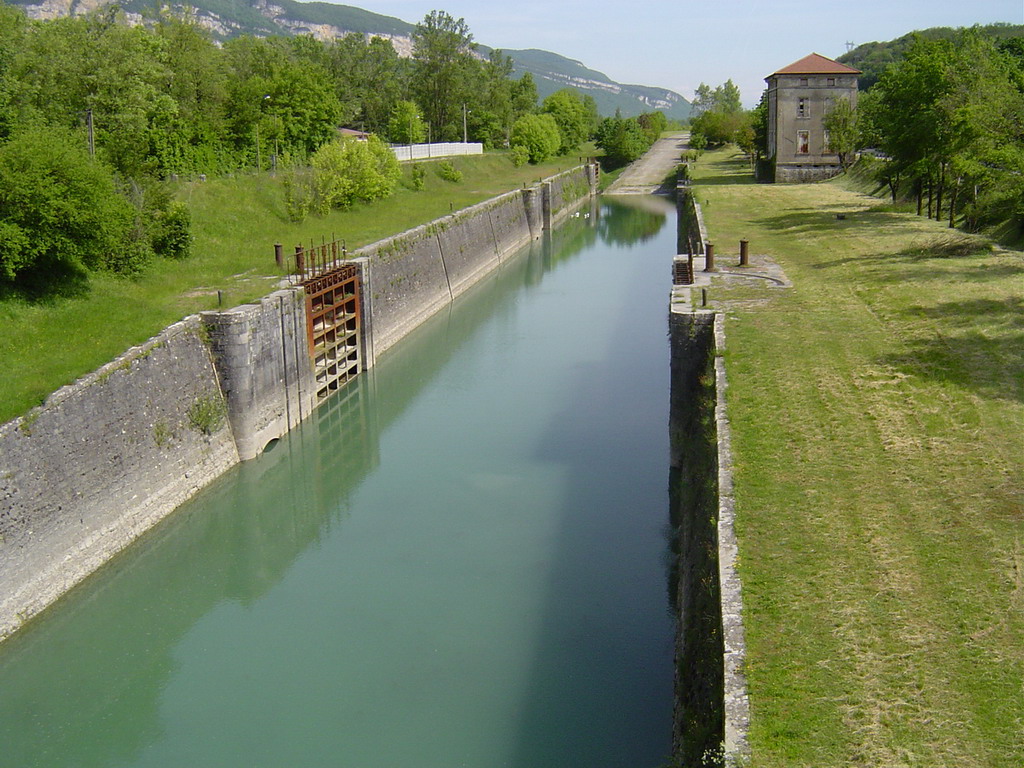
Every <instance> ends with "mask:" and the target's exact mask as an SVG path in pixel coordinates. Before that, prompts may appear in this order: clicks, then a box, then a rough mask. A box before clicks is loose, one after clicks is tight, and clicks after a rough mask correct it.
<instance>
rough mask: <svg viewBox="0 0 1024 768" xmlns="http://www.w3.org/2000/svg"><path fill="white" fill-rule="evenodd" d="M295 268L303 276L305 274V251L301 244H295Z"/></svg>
mask: <svg viewBox="0 0 1024 768" xmlns="http://www.w3.org/2000/svg"><path fill="white" fill-rule="evenodd" d="M295 269H296V270H297V271H298V273H299V274H300V275H302V276H303V277H305V276H306V252H305V251H304V250H303V249H302V246H301V245H296V246H295Z"/></svg>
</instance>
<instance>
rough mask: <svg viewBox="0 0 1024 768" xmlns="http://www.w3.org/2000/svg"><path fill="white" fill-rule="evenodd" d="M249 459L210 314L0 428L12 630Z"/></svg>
mask: <svg viewBox="0 0 1024 768" xmlns="http://www.w3.org/2000/svg"><path fill="white" fill-rule="evenodd" d="M237 462H238V452H237V450H236V448H235V442H234V440H233V438H232V434H231V430H230V427H229V425H228V423H227V419H226V418H225V405H224V399H223V397H222V395H221V390H220V383H219V381H218V377H217V372H216V369H215V368H214V363H213V358H212V357H211V354H210V349H209V347H208V344H207V340H206V333H205V331H204V329H203V326H202V324H201V322H200V320H199V318H198V317H189V318H188V319H186V320H184V321H182V322H180V323H176V324H175V325H173V326H171V327H170V328H167V329H166V330H165V331H164V332H163V333H161V334H160V335H159V336H156V337H155V338H153V339H150V340H149V341H148V342H146V343H145V344H143V345H141V346H139V347H134V348H132V349H130V350H128V352H126V353H125V354H123V355H121V357H119V358H118V359H117V360H115V361H113V362H111V363H108V364H107V365H105V366H103V367H102V368H100V369H99V370H97V371H95V372H93V373H91V374H89V375H88V376H85V377H84V378H82V379H80V380H79V381H77V382H76V383H74V384H72V385H70V386H66V387H63V388H61V389H60V390H58V391H57V392H55V393H54V394H53V395H51V396H50V397H49V398H48V399H47V401H46V404H45V405H43V406H41V407H39V408H37V409H35V410H33V411H32V412H31V413H29V414H28V415H27V416H25V417H24V418H21V419H17V420H15V421H11V422H8V423H6V424H4V425H2V426H0V637H4V636H6V635H8V634H10V633H11V632H13V631H14V630H16V629H17V628H18V627H19V626H20V624H21V623H22V622H23V621H25V620H26V619H28V618H29V617H31V616H33V615H35V614H36V613H38V612H39V611H41V610H42V609H43V608H45V607H46V606H47V605H49V604H50V603H52V602H53V601H54V600H56V599H57V598H58V597H59V596H60V595H61V594H63V593H64V592H65V591H67V590H68V589H70V588H71V587H72V586H74V585H75V584H76V583H78V582H79V581H81V580H82V579H83V578H84V577H85V576H87V575H88V574H89V573H91V572H92V571H94V570H95V569H96V568H98V567H99V566H100V565H102V564H103V563H104V562H106V561H107V560H108V559H110V557H112V556H113V555H114V554H116V553H117V552H118V551H120V550H121V549H123V548H124V547H125V546H127V545H128V544H129V543H131V542H132V541H133V540H135V539H136V538H137V537H138V536H139V535H140V534H142V533H143V532H144V531H146V530H147V529H148V528H150V527H151V526H153V525H154V524H155V523H156V522H158V521H159V520H160V519H161V518H162V517H164V516H165V515H166V514H167V513H168V512H170V511H171V510H172V509H174V508H175V507H177V506H178V505H179V504H181V503H182V502H184V501H185V500H187V499H188V498H189V497H191V496H192V495H194V494H195V493H196V492H197V491H198V490H199V489H200V488H202V487H203V486H204V485H206V484H207V483H209V482H210V481H211V480H213V479H214V478H215V477H217V476H218V475H220V474H221V473H222V472H224V471H225V470H227V469H228V468H229V467H231V466H233V465H234V464H236V463H237Z"/></svg>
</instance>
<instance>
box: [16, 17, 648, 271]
mask: <svg viewBox="0 0 1024 768" xmlns="http://www.w3.org/2000/svg"><path fill="white" fill-rule="evenodd" d="M512 75H513V64H512V60H511V59H510V58H509V57H508V56H505V55H504V54H502V52H501V51H498V50H494V51H491V52H490V53H489V55H488V56H486V57H484V56H481V55H478V53H477V50H476V44H475V43H474V42H473V37H472V34H471V33H470V31H469V28H468V26H467V25H466V23H465V21H464V20H463V19H454V18H453V17H451V16H450V15H449V14H447V13H445V12H443V11H432V12H431V13H429V14H427V15H426V16H425V17H424V19H423V21H422V22H421V23H420V24H418V25H416V28H415V31H414V33H413V51H412V56H411V58H406V59H403V58H400V57H399V56H398V54H397V52H396V51H395V49H394V47H393V46H392V44H391V42H390V41H388V40H384V39H381V38H377V37H368V36H366V35H363V34H360V33H355V34H349V35H347V36H345V37H342V38H339V39H335V40H330V41H322V40H317V39H315V38H313V37H311V36H303V37H284V36H282V37H269V38H256V37H249V36H245V37H239V38H235V39H232V40H229V41H227V42H226V43H224V44H223V45H222V46H218V45H217V44H215V42H214V41H213V39H212V37H211V36H210V35H209V34H208V33H207V32H206V31H205V30H204V29H203V28H201V27H200V26H199V25H198V24H197V23H196V22H195V20H194V19H191V18H187V17H186V18H181V17H178V16H175V15H173V14H171V13H170V12H167V11H161V12H160V13H159V14H158V15H156V16H155V17H154V18H150V19H148V20H147V23H146V24H144V25H142V26H131V25H129V24H127V23H125V18H124V15H123V13H122V12H121V11H120V10H119V9H118V8H117V7H116V6H108V7H106V8H102V9H100V10H99V11H96V12H93V13H91V14H88V15H86V16H82V17H68V18H61V19H56V20H52V21H30V20H28V19H27V18H26V17H25V15H24V13H23V12H22V11H21V10H20V9H16V8H13V7H11V6H6V5H3V4H2V3H0V180H2V181H3V188H2V189H0V280H5V281H8V282H11V281H15V280H17V279H19V276H21V277H24V276H25V275H26V274H27V273H29V272H32V271H33V270H34V271H36V272H39V271H40V270H42V271H46V270H52V269H53V268H57V267H59V268H63V269H93V268H105V269H110V270H113V271H117V272H124V273H131V272H134V271H138V269H140V268H142V266H144V264H145V263H146V261H147V260H148V259H150V258H152V257H153V256H154V255H164V256H171V257H181V256H184V255H187V253H188V250H189V242H190V237H189V216H188V211H187V209H185V208H184V206H182V205H181V204H178V203H175V202H174V201H173V198H172V195H171V194H170V193H169V192H168V191H167V189H166V188H165V187H163V186H161V182H162V181H163V180H166V179H168V178H172V177H174V176H175V175H198V174H208V175H216V174H222V173H226V172H232V171H235V170H239V169H252V168H255V169H259V170H264V169H268V168H270V167H271V166H272V165H273V166H274V167H280V168H289V169H301V170H300V171H299V172H298V174H297V175H296V177H295V179H293V181H294V183H293V184H292V187H291V194H290V197H289V205H290V209H291V212H292V213H293V215H294V216H295V217H298V218H301V217H302V216H303V215H305V214H306V213H307V212H318V211H319V212H322V211H323V210H324V208H325V207H338V206H345V205H350V204H352V202H354V201H356V200H371V199H378V198H379V197H381V196H386V195H387V194H390V191H391V190H393V188H394V185H395V183H397V177H398V174H397V172H396V170H395V167H394V166H393V165H392V164H391V163H390V162H389V161H388V159H387V157H385V155H386V153H383V154H382V153H381V146H380V145H381V143H382V142H384V141H391V142H394V143H417V142H423V141H457V140H462V139H468V140H471V141H479V142H482V143H483V144H484V145H485V146H488V147H503V146H511V147H512V150H513V151H512V157H513V161H515V162H520V163H521V162H534V163H536V162H541V161H542V160H544V159H546V158H547V157H549V156H551V155H556V154H568V153H572V152H575V151H577V150H578V149H579V147H580V145H581V144H582V143H583V142H584V141H587V140H589V139H591V138H593V137H594V136H595V135H598V134H599V133H600V132H601V130H602V129H603V126H602V122H601V119H600V116H599V115H598V112H597V107H596V104H595V103H594V100H593V99H592V98H591V97H588V96H581V95H580V94H579V93H578V92H576V91H574V90H569V89H567V90H564V91H560V92H558V93H555V94H553V95H551V96H549V97H548V98H547V99H545V100H544V102H543V103H542V104H540V105H538V103H537V89H536V84H535V83H534V81H533V79H532V77H531V75H530V74H529V73H527V74H524V75H522V76H521V77H519V78H513V76H512ZM645 119H646V121H647V122H648V123H651V121H655V122H657V119H656V118H654V117H651V116H648V117H647V118H645ZM663 119H664V118H663V117H662V120H663ZM635 121H636V119H634V122H635ZM628 122H629V121H623V120H621V118H620V119H619V121H618V122H616V123H615V125H616V126H619V123H622V124H624V125H625V124H627V123H628ZM637 125H639V123H637ZM662 125H663V123H662ZM339 126H346V127H350V128H356V129H359V130H362V131H365V132H368V133H371V134H374V135H376V136H377V137H378V139H376V140H375V142H376V143H375V142H371V143H370V146H368V147H367V148H362V149H358V148H351V147H350V148H346V149H338V148H334V149H328V147H329V145H331V144H332V143H334V142H336V141H338V140H339V137H338V128H339ZM630 126H632V124H630ZM634 132H635V131H633V129H632V127H630V128H629V130H626V131H625V134H629V135H632V133H634ZM619 133H623V131H618V133H617V132H616V131H615V130H611V129H610V128H609V129H608V130H606V131H605V134H607V137H606V139H605V143H606V144H607V145H608V146H609V148H610V154H613V153H614V152H616V151H617V150H619V149H622V148H623V147H624V152H625V154H627V155H628V154H629V153H630V152H631V151H632V148H631V147H630V146H628V145H629V141H619V138H621V137H619V136H618V134H619ZM602 135H604V134H602ZM620 144H621V145H623V147H620ZM620 154H621V153H620ZM332 174H333V175H334V177H332V176H331V175H332ZM339 174H340V175H339ZM345 174H348V175H347V176H346V175H345ZM47 184H51V185H54V184H55V186H54V188H55V189H56V188H59V189H61V190H62V192H61V196H62V199H63V200H64V201H65V202H64V203H61V202H60V200H58V199H57V198H56V197H54V196H52V195H48V193H47V191H46V190H45V187H46V185H47ZM90 217H91V218H90ZM100 224H102V226H100Z"/></svg>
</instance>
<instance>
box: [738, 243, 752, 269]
mask: <svg viewBox="0 0 1024 768" xmlns="http://www.w3.org/2000/svg"><path fill="white" fill-rule="evenodd" d="M749 246H750V243H749V242H747V241H746V240H740V266H741V267H745V266H747V263H748V260H749V256H748V254H747V249H748V247H749Z"/></svg>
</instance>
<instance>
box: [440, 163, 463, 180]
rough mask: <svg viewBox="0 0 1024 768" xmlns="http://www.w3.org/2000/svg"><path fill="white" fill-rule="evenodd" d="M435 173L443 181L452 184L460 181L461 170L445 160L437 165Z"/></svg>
mask: <svg viewBox="0 0 1024 768" xmlns="http://www.w3.org/2000/svg"><path fill="white" fill-rule="evenodd" d="M437 175H438V176H440V177H441V178H442V179H444V180H445V181H450V182H452V183H454V184H458V183H459V182H460V181H462V171H460V170H458V169H457V168H456V167H455V166H454V165H452V164H451V163H449V162H448V161H447V160H446V161H445V162H443V163H441V164H440V165H438V166H437Z"/></svg>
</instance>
